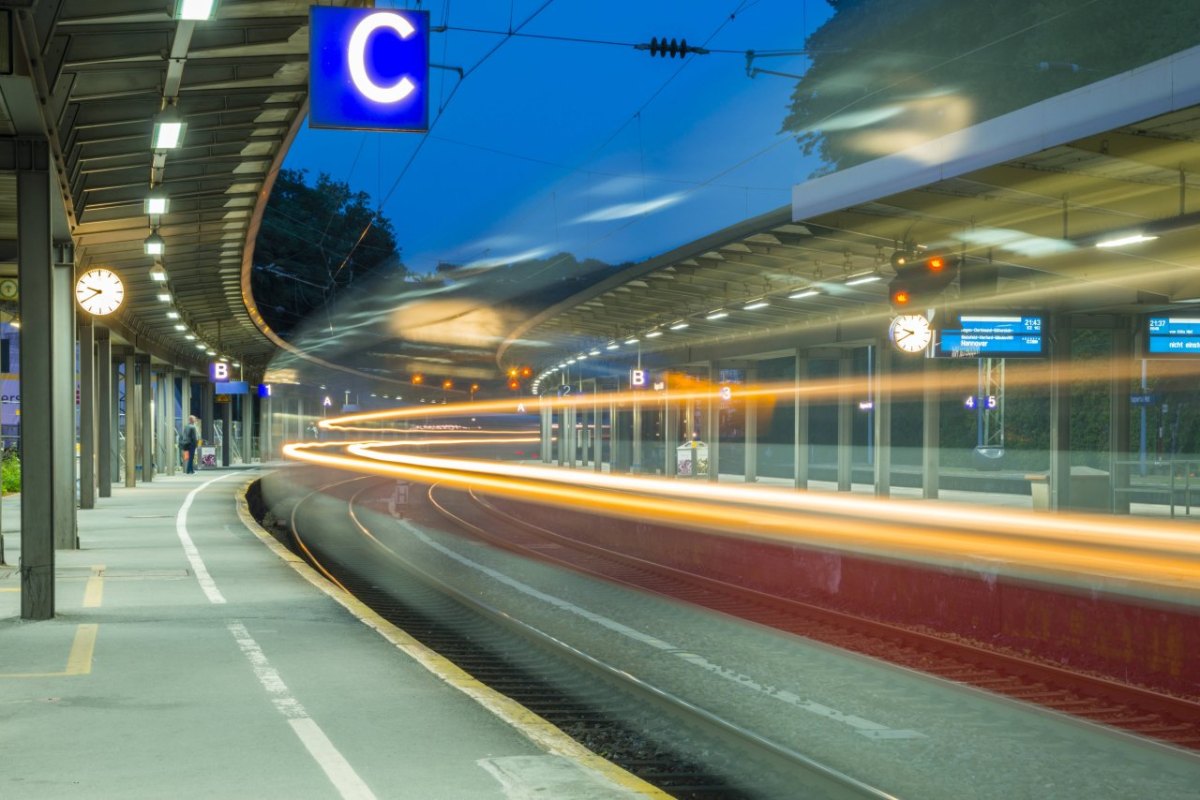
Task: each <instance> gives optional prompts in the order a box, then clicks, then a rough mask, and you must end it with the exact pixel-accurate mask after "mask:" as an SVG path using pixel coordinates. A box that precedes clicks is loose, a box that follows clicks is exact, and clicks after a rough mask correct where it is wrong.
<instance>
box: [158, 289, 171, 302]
mask: <svg viewBox="0 0 1200 800" xmlns="http://www.w3.org/2000/svg"><path fill="white" fill-rule="evenodd" d="M158 299H159V300H161V301H162V302H164V303H169V302H171V295H170V293H169V292H162V293H161V294H159V296H158Z"/></svg>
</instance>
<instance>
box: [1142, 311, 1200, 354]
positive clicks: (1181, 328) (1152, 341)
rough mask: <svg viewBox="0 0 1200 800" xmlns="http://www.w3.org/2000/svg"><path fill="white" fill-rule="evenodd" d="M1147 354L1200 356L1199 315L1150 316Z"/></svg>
mask: <svg viewBox="0 0 1200 800" xmlns="http://www.w3.org/2000/svg"><path fill="white" fill-rule="evenodd" d="M1147 332H1148V333H1149V336H1147V337H1146V353H1147V354H1148V355H1197V356H1200V317H1150V318H1149V319H1148V320H1147Z"/></svg>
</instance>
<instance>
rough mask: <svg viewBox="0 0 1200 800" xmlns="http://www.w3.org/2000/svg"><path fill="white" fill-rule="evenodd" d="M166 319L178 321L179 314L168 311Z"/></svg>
mask: <svg viewBox="0 0 1200 800" xmlns="http://www.w3.org/2000/svg"><path fill="white" fill-rule="evenodd" d="M167 319H179V312H178V311H168V312H167Z"/></svg>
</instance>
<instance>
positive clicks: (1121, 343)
mask: <svg viewBox="0 0 1200 800" xmlns="http://www.w3.org/2000/svg"><path fill="white" fill-rule="evenodd" d="M1109 363H1110V364H1111V366H1110V369H1111V372H1110V373H1109V389H1108V408H1109V418H1110V420H1111V424H1110V425H1109V429H1108V430H1109V441H1108V450H1109V461H1110V465H1109V471H1108V474H1109V476H1110V479H1111V481H1112V512H1113V513H1114V514H1128V513H1129V492H1128V489H1129V467H1130V464H1129V462H1130V460H1131V458H1132V455H1133V453H1132V450H1130V447H1129V433H1130V430H1129V428H1130V408H1129V406H1130V403H1129V395H1130V394H1131V393H1132V389H1133V381H1132V380H1130V377H1129V376H1130V375H1131V374H1133V364H1134V360H1133V336H1132V332H1131V330H1130V327H1129V322H1128V320H1122V325H1121V326H1120V327H1118V328H1117V329H1116V330H1114V331H1113V333H1112V356H1111V357H1110V358H1109Z"/></svg>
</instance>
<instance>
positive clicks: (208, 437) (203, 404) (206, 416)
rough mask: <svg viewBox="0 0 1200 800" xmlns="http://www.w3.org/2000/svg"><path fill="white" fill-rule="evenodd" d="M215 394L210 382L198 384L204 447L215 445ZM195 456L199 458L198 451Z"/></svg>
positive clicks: (201, 434)
mask: <svg viewBox="0 0 1200 800" xmlns="http://www.w3.org/2000/svg"><path fill="white" fill-rule="evenodd" d="M215 392H216V387H214V386H213V384H212V381H205V382H204V383H202V384H200V414H199V416H200V419H201V423H200V438H201V439H203V440H204V444H205V445H208V446H210V447H215V446H216V444H217V422H216V419H215V418H214V416H213V413H214V410H213V405H214V403H213V398H214V397H215V396H216V395H215ZM196 456H197V457H199V456H200V452H199V451H197V452H196ZM197 466H199V464H197Z"/></svg>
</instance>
